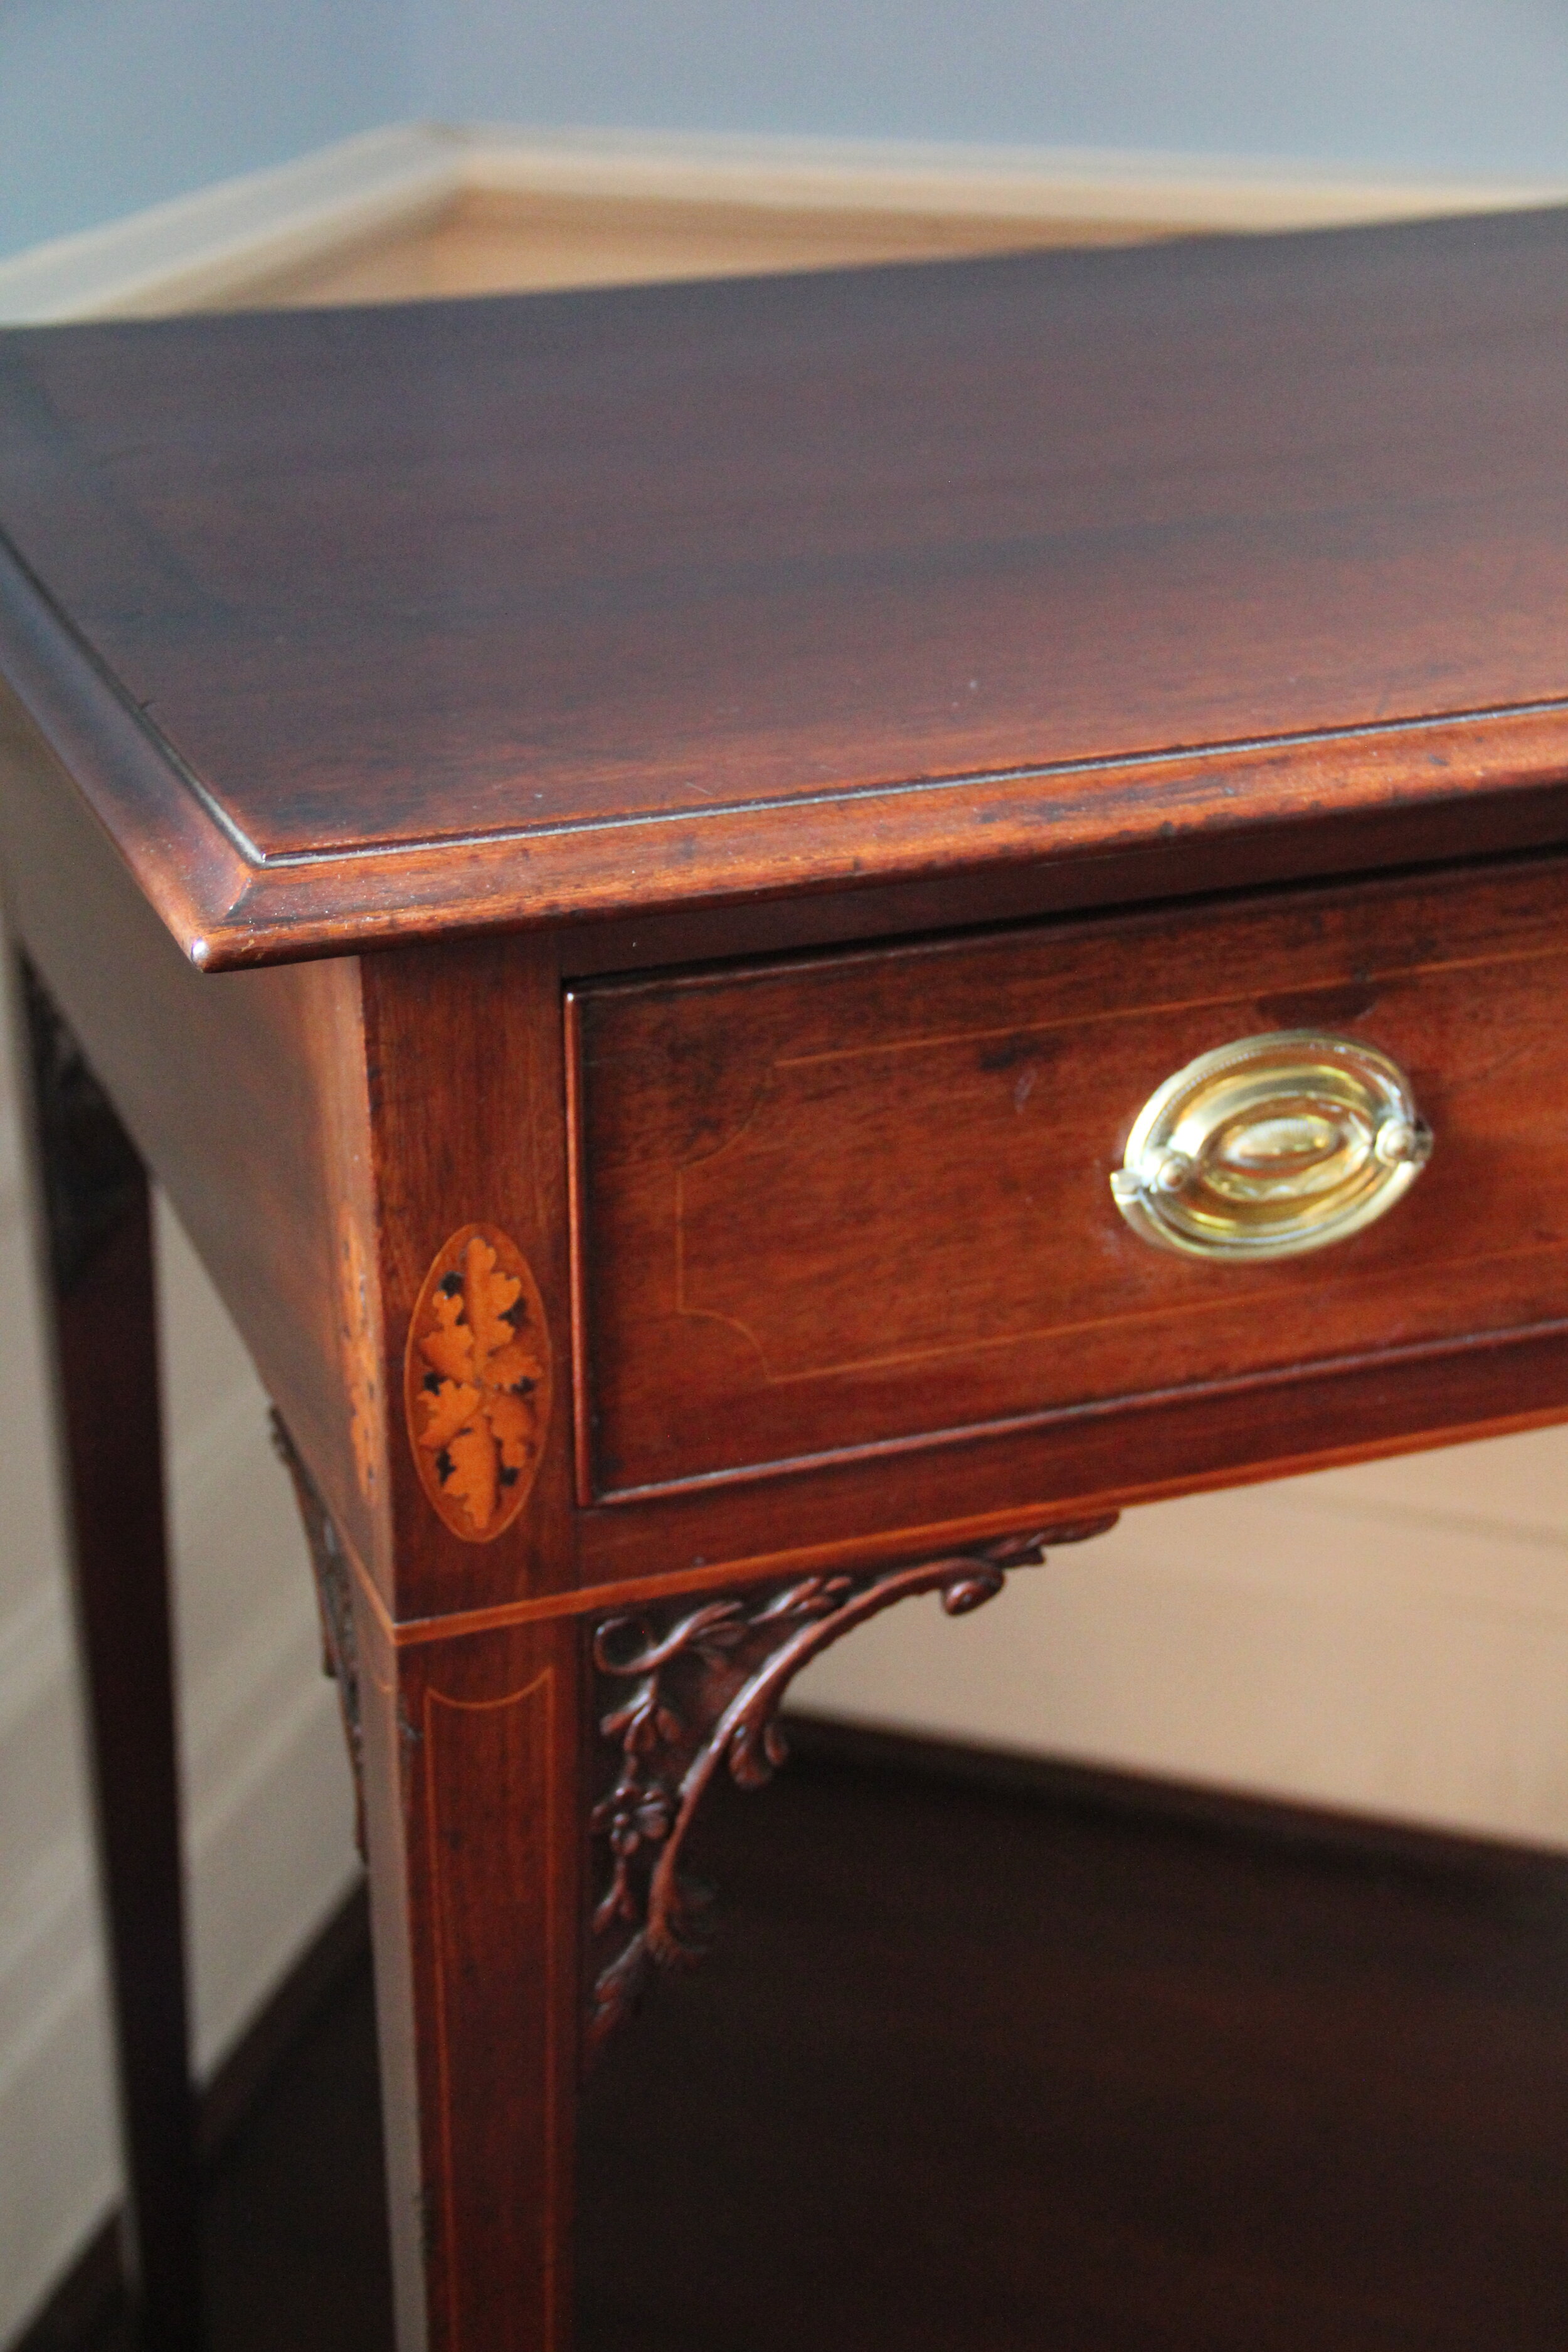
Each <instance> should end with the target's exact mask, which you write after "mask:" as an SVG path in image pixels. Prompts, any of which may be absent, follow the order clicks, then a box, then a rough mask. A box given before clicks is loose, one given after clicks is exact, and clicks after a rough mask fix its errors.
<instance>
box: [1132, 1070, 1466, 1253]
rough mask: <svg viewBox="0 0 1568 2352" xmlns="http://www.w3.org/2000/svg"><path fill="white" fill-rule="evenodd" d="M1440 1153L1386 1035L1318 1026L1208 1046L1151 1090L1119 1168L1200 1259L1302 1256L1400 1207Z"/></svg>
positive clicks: (1144, 1214) (1154, 1233)
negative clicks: (1320, 1030) (1356, 1036)
mask: <svg viewBox="0 0 1568 2352" xmlns="http://www.w3.org/2000/svg"><path fill="white" fill-rule="evenodd" d="M1431 1151H1432V1130H1431V1129H1430V1128H1429V1127H1428V1126H1427V1124H1426V1120H1425V1119H1424V1118H1422V1117H1421V1114H1420V1112H1419V1111H1418V1110H1417V1109H1416V1108H1415V1097H1414V1096H1413V1095H1412V1093H1411V1091H1410V1083H1409V1080H1408V1079H1407V1078H1406V1077H1405V1073H1404V1072H1403V1071H1402V1070H1401V1069H1400V1067H1399V1065H1398V1064H1397V1063H1396V1062H1392V1061H1390V1059H1389V1057H1388V1055H1386V1054H1380V1053H1379V1052H1378V1051H1377V1049H1376V1047H1375V1046H1373V1045H1357V1044H1356V1043H1354V1042H1353V1041H1352V1039H1350V1038H1348V1037H1321V1036H1318V1035H1317V1034H1315V1033H1314V1032H1313V1031H1311V1030H1310V1029H1280V1030H1276V1031H1274V1032H1273V1033H1272V1034H1270V1035H1268V1036H1266V1037H1243V1038H1241V1039H1239V1040H1238V1042H1237V1044H1236V1045H1221V1046H1220V1047H1219V1048H1218V1049H1217V1050H1216V1051H1215V1052H1214V1053H1212V1054H1200V1055H1199V1056H1198V1058H1197V1060H1196V1061H1195V1062H1189V1063H1188V1064H1187V1066H1186V1068H1185V1069H1184V1070H1178V1071H1177V1072H1176V1074H1175V1076H1174V1077H1171V1078H1167V1079H1166V1080H1165V1083H1164V1085H1163V1087H1159V1088H1157V1089H1156V1091H1155V1092H1154V1093H1153V1094H1152V1095H1151V1096H1150V1097H1149V1099H1148V1101H1147V1102H1146V1103H1145V1104H1144V1106H1143V1108H1142V1110H1141V1111H1140V1112H1139V1114H1138V1117H1137V1118H1136V1119H1135V1120H1134V1121H1133V1124H1132V1132H1131V1135H1130V1136H1129V1137H1128V1139H1127V1155H1126V1159H1125V1160H1124V1161H1123V1164H1122V1165H1121V1167H1120V1168H1119V1169H1118V1170H1117V1171H1116V1172H1115V1174H1114V1175H1113V1176H1112V1177H1111V1180H1110V1190H1111V1192H1112V1194H1113V1195H1114V1197H1115V1201H1116V1205H1117V1207H1118V1208H1119V1209H1120V1210H1121V1213H1122V1215H1123V1216H1124V1217H1125V1218H1126V1220H1127V1222H1128V1223H1129V1224H1130V1225H1131V1227H1132V1229H1133V1231H1134V1233H1137V1234H1142V1237H1143V1239H1144V1240H1145V1241H1147V1242H1153V1243H1154V1244H1157V1246H1158V1247H1159V1248H1161V1249H1169V1250H1180V1251H1182V1252H1183V1253H1184V1255H1187V1256H1189V1257H1209V1258H1230V1259H1237V1258H1248V1259H1256V1258H1269V1257H1294V1256H1296V1255H1299V1253H1300V1252H1301V1251H1302V1250H1312V1249H1321V1248H1323V1247H1324V1246H1325V1244H1327V1243H1329V1242H1337V1241H1343V1240H1344V1239H1345V1237H1346V1235H1347V1234H1354V1233H1359V1232H1360V1230H1361V1228H1362V1227H1363V1225H1370V1224H1371V1223H1372V1222H1373V1218H1375V1217H1381V1216H1382V1215H1384V1213H1385V1211H1387V1210H1389V1209H1392V1208H1393V1206H1394V1202H1395V1201H1397V1200H1399V1199H1400V1198H1401V1197H1402V1196H1403V1195H1404V1194H1405V1192H1408V1191H1409V1189H1410V1187H1411V1185H1412V1184H1413V1183H1414V1182H1415V1179H1416V1177H1417V1176H1418V1175H1419V1174H1420V1172H1421V1171H1422V1169H1423V1168H1424V1167H1425V1166H1426V1161H1427V1160H1428V1159H1429V1158H1430V1156H1431Z"/></svg>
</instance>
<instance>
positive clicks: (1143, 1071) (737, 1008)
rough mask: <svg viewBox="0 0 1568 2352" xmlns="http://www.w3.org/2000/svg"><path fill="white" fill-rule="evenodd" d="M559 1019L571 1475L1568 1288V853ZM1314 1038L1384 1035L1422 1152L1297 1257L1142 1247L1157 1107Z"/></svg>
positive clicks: (894, 1438)
mask: <svg viewBox="0 0 1568 2352" xmlns="http://www.w3.org/2000/svg"><path fill="white" fill-rule="evenodd" d="M569 1020H570V1024H571V1027H572V1031H573V1036H572V1040H571V1052H572V1057H573V1058H572V1068H573V1075H574V1153H575V1167H576V1181H575V1217H574V1251H575V1262H574V1282H575V1286H576V1302H577V1321H578V1356H579V1399H580V1418H581V1421H582V1429H581V1432H580V1467H581V1476H582V1482H583V1489H584V1498H587V1497H588V1496H596V1497H600V1498H609V1497H613V1496H617V1495H630V1494H637V1493H646V1492H647V1491H648V1490H649V1489H658V1488H660V1487H666V1486H681V1485H686V1484H689V1483H690V1482H693V1481H705V1480H710V1479H714V1478H722V1477H726V1476H737V1475H755V1474H757V1473H760V1472H763V1471H767V1470H775V1471H776V1470H777V1469H779V1468H781V1467H784V1466H787V1465H791V1464H795V1463H801V1462H803V1461H812V1460H818V1459H823V1458H831V1457H838V1458H842V1457H844V1456H847V1455H856V1454H864V1453H866V1452H868V1451H874V1450H876V1449H880V1448H887V1449H896V1448H902V1447H904V1446H907V1445H910V1444H930V1443H932V1442H937V1441H949V1442H951V1441H952V1440H953V1439H955V1438H959V1437H963V1436H964V1435H967V1434H969V1433H974V1432H978V1431H981V1430H986V1429H994V1428H996V1427H998V1426H1004V1427H1005V1426H1007V1425H1018V1424H1027V1423H1029V1422H1030V1421H1032V1420H1044V1419H1046V1418H1047V1417H1049V1418H1055V1417H1057V1416H1059V1415H1062V1414H1067V1413H1073V1412H1084V1411H1087V1410H1095V1411H1103V1410H1105V1409H1106V1408H1107V1407H1108V1406H1110V1405H1112V1404H1114V1403H1117V1402H1124V1403H1126V1404H1128V1405H1133V1404H1135V1403H1137V1402H1139V1401H1142V1400H1147V1399H1150V1398H1152V1397H1155V1396H1159V1395H1162V1394H1169V1393H1171V1392H1172V1391H1190V1390H1193V1389H1194V1388H1202V1387H1210V1386H1217V1385H1223V1384H1227V1383H1235V1382H1237V1381H1252V1380H1255V1379H1257V1378H1258V1377H1259V1376H1269V1375H1272V1374H1276V1373H1278V1372H1279V1371H1281V1370H1286V1369H1289V1368H1290V1367H1294V1366H1304V1365H1322V1364H1325V1363H1332V1362H1334V1361H1336V1360H1363V1359H1364V1358H1365V1357H1366V1356H1367V1355H1368V1354H1369V1353H1371V1352H1377V1351H1391V1352H1395V1353H1396V1352H1397V1351H1399V1350H1402V1349H1425V1348H1429V1347H1433V1346H1439V1347H1440V1346H1445V1345H1453V1344H1457V1343H1463V1342H1464V1341H1466V1340H1468V1339H1471V1338H1473V1337H1474V1336H1476V1335H1480V1334H1487V1333H1496V1332H1500V1331H1504V1330H1517V1329H1522V1328H1531V1327H1538V1326H1541V1325H1542V1324H1550V1323H1552V1322H1555V1321H1557V1320H1558V1319H1559V1318H1563V1317H1565V1316H1568V867H1565V866H1564V865H1563V863H1561V862H1559V861H1552V862H1546V863H1542V862H1532V863H1531V864H1529V865H1527V866H1510V867H1497V868H1493V869H1490V870H1489V871H1484V872H1482V873H1480V874H1477V873H1475V872H1473V871H1472V872H1467V873H1452V874H1443V875H1438V876H1436V877H1423V878H1421V879H1419V880H1416V881H1411V880H1409V879H1403V880H1399V881H1395V882H1384V883H1377V884H1361V885H1356V886H1352V887H1342V888H1321V889H1313V890H1307V891H1293V892H1290V893H1289V894H1280V895H1279V896H1276V897H1271V898H1266V899H1265V898H1249V899H1247V900H1246V901H1244V902H1240V903H1238V902H1237V901H1234V900H1233V901H1226V902H1210V903H1208V904H1206V905H1189V906H1186V907H1184V908H1179V909H1176V910H1169V909H1166V910H1161V911H1155V912H1150V913H1140V914H1133V915H1125V916H1121V917H1117V918H1114V919H1102V920H1097V921H1094V922H1070V923H1051V924H1039V925H1032V926H1030V927H1028V928H1026V929H1016V930H1010V931H1006V932H999V933H993V934H987V935H983V936H978V937H976V936H973V935H968V936H965V937H963V938H956V939H946V940H936V941H933V942H929V943H921V944H918V945H900V946H896V947H889V948H886V949H881V950H867V951H864V952H858V953H855V954H850V955H839V956H832V957H823V958H820V959H813V960H798V961H791V962H787V963H778V964H773V965H769V966H764V967H746V968H742V967H735V968H730V969H725V970H720V971H704V972H701V973H698V974H695V975H689V976H686V977H679V978H667V979H653V980H645V981H633V982H604V983H594V984H589V985H585V986H583V987H581V988H580V989H579V990H578V991H577V992H575V994H574V998H573V999H572V1001H571V1003H570V1006H569ZM1294 1029H1310V1030H1316V1031H1321V1032H1323V1033H1326V1034H1331V1035H1333V1036H1336V1037H1341V1038H1349V1039H1353V1040H1358V1041H1361V1042H1363V1043H1364V1044H1366V1045H1371V1046H1373V1047H1375V1048H1377V1049H1379V1050H1380V1051H1381V1052H1382V1053H1383V1054H1384V1055H1389V1056H1392V1058H1393V1059H1394V1061H1395V1062H1396V1063H1398V1064H1399V1065H1400V1066H1401V1067H1402V1068H1403V1070H1404V1071H1405V1074H1406V1075H1407V1076H1408V1078H1409V1079H1410V1081H1411V1083H1412V1087H1413V1089H1414V1092H1415V1097H1416V1100H1417V1102H1418V1104H1419V1107H1420V1108H1421V1110H1422V1112H1423V1113H1424V1114H1425V1116H1426V1118H1427V1120H1428V1121H1429V1122H1430V1124H1431V1127H1432V1129H1433V1132H1434V1137H1435V1148H1434V1150H1433V1154H1432V1158H1431V1161H1430V1164H1429V1165H1428V1166H1427V1167H1426V1169H1425V1170H1424V1171H1423V1172H1422V1174H1421V1176H1420V1178H1419V1180H1418V1181H1416V1182H1415V1184H1414V1185H1413V1186H1412V1187H1411V1189H1410V1190H1409V1192H1407V1194H1406V1195H1405V1197H1404V1198H1403V1199H1401V1200H1400V1201H1399V1202H1397V1204H1396V1205H1395V1206H1394V1207H1393V1208H1392V1209H1391V1210H1390V1211H1389V1213H1387V1214H1386V1215H1384V1217H1382V1218H1381V1219H1380V1220H1379V1221H1378V1222H1376V1223H1372V1224H1370V1225H1368V1226H1366V1227H1365V1228H1364V1229H1363V1230H1362V1231H1359V1232H1357V1233H1355V1234H1353V1235H1352V1236H1351V1237H1350V1238H1347V1239H1343V1240H1341V1241H1338V1242H1335V1243H1333V1244H1331V1245H1330V1246H1328V1247H1327V1248H1323V1249H1321V1250H1316V1251H1314V1252H1312V1253H1311V1254H1310V1255H1303V1256H1296V1257H1289V1258H1284V1259H1279V1260H1273V1261H1268V1262H1265V1263H1261V1264H1258V1263H1242V1264H1231V1263H1216V1262H1214V1261H1211V1260H1208V1259H1198V1258H1192V1257H1187V1256H1183V1255H1172V1254H1171V1253H1169V1252H1167V1251H1165V1250H1163V1249H1159V1248H1155V1247H1152V1246H1151V1245H1150V1244H1149V1242H1148V1241H1147V1240H1145V1239H1144V1238H1142V1237H1141V1235H1140V1234H1138V1233H1136V1232H1134V1231H1133V1230H1132V1229H1131V1226H1130V1225H1129V1224H1128V1223H1126V1222H1124V1220H1123V1218H1122V1216H1121V1214H1120V1213H1119V1212H1118V1209H1117V1207H1116V1204H1115V1202H1114V1201H1113V1199H1112V1195H1111V1191H1110V1176H1111V1173H1112V1171H1114V1170H1115V1169H1116V1168H1118V1167H1119V1166H1120V1165H1121V1159H1122V1154H1123V1150H1124V1148H1125V1146H1126V1143H1127V1139H1128V1135H1129V1131H1130V1129H1131V1126H1132V1122H1133V1120H1134V1118H1135V1117H1136V1115H1137V1113H1138V1112H1139V1110H1140V1108H1142V1105H1143V1103H1144V1101H1145V1100H1146V1098H1147V1097H1149V1096H1150V1095H1151V1094H1152V1092H1153V1090H1154V1089H1155V1088H1156V1087H1159V1086H1160V1084H1161V1083H1162V1081H1163V1080H1164V1079H1165V1078H1167V1077H1168V1076H1171V1074H1172V1073H1173V1072H1174V1071H1176V1070H1177V1069H1178V1068H1180V1067H1181V1066H1184V1064H1186V1063H1188V1062H1190V1061H1191V1060H1193V1059H1194V1057H1195V1056H1197V1055H1202V1054H1205V1053H1206V1052H1209V1051H1211V1050H1212V1049H1214V1048H1215V1047H1218V1046H1222V1045H1226V1044H1227V1043H1229V1042H1230V1041H1232V1040H1234V1039H1238V1038H1243V1037H1247V1036H1249V1035H1254V1034H1258V1033H1260V1032H1268V1031H1279V1030H1294ZM1135 1442H1136V1441H1135V1437H1133V1436H1132V1435H1131V1434H1130V1437H1129V1443H1130V1444H1135Z"/></svg>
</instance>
